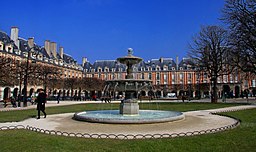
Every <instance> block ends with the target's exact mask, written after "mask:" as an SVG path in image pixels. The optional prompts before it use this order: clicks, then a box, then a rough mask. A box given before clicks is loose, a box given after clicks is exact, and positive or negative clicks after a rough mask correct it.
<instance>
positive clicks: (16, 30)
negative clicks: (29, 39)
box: [11, 27, 20, 49]
mask: <svg viewBox="0 0 256 152" xmlns="http://www.w3.org/2000/svg"><path fill="white" fill-rule="evenodd" d="M18 38H19V28H18V27H12V28H11V40H13V41H14V44H15V45H16V46H17V47H18V49H19V48H20V43H19V39H18Z"/></svg>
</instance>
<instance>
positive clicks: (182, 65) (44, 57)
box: [0, 27, 256, 99]
mask: <svg viewBox="0 0 256 152" xmlns="http://www.w3.org/2000/svg"><path fill="white" fill-rule="evenodd" d="M31 48H33V49H31ZM31 52H33V54H36V55H31V56H29V53H31ZM0 57H11V58H13V60H16V61H20V62H26V60H27V59H28V58H29V59H31V60H36V62H38V63H41V64H43V65H46V66H56V67H60V68H61V69H62V77H63V78H82V77H94V78H99V79H102V80H113V79H124V78H125V75H126V66H125V65H122V64H120V63H118V62H117V61H116V60H100V61H96V62H94V63H90V62H89V61H88V60H87V58H82V64H78V62H77V61H76V60H74V58H73V57H72V56H70V55H68V54H65V53H64V48H63V47H62V46H60V47H59V48H58V47H57V43H56V42H52V41H50V40H45V42H44V46H39V45H37V44H36V43H35V42H34V38H33V37H31V38H28V39H24V38H21V37H19V28H18V27H12V28H11V33H10V36H9V35H8V34H6V33H5V32H3V31H0ZM191 62H192V61H191V59H189V58H182V59H181V60H180V61H179V58H178V57H176V58H175V59H173V58H160V59H151V60H149V61H142V62H141V63H139V64H138V65H135V66H134V67H133V71H134V73H133V75H134V76H133V77H134V78H135V79H149V80H152V84H153V86H154V90H153V91H154V92H155V95H156V96H157V97H167V96H168V93H172V94H175V95H176V96H180V95H186V96H189V97H209V96H210V95H211V81H210V79H209V77H208V76H207V73H205V72H202V71H200V72H199V71H198V70H197V67H194V66H192V64H191ZM255 80H256V79H255V77H253V76H252V75H251V74H250V73H242V72H239V71H235V72H233V73H231V74H229V75H224V76H222V77H219V78H218V86H217V87H218V94H219V97H221V96H222V95H223V94H226V95H228V96H230V97H233V96H235V97H240V96H241V95H242V94H243V93H244V91H245V90H246V91H247V92H249V93H250V95H254V96H255V94H256V93H255V92H256V91H255V88H256V81H255ZM38 88H42V86H36V85H35V86H32V85H30V86H29V89H28V91H29V95H31V93H33V92H35V91H36V90H37V89H38ZM19 89H20V86H15V85H14V86H1V87H0V99H4V98H6V97H10V96H12V95H15V96H17V94H18V93H17V90H19ZM51 91H54V92H59V91H60V90H51ZM68 91H70V90H62V92H68ZM76 91H77V90H76ZM139 93H140V94H141V95H143V96H148V95H149V90H142V91H141V92H139ZM97 94H98V96H101V95H102V94H103V92H102V91H99V92H97ZM115 94H119V93H115ZM64 95H65V94H63V96H64Z"/></svg>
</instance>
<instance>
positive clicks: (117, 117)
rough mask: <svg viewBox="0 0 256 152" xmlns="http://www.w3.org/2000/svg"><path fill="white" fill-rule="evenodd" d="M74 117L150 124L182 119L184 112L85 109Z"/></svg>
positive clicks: (112, 122)
mask: <svg viewBox="0 0 256 152" xmlns="http://www.w3.org/2000/svg"><path fill="white" fill-rule="evenodd" d="M73 118H74V119H76V120H80V121H87V122H95V123H110V124H149V123H161V122H170V121H177V120H182V119H184V118H185V116H184V115H183V113H182V112H177V111H161V110H140V111H139V114H137V115H121V114H119V110H99V111H84V112H79V113H75V114H74V117H73Z"/></svg>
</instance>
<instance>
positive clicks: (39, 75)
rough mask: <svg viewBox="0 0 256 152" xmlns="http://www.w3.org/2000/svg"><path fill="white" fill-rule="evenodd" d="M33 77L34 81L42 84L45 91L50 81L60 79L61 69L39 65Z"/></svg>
mask: <svg viewBox="0 0 256 152" xmlns="http://www.w3.org/2000/svg"><path fill="white" fill-rule="evenodd" d="M38 65H39V64H38ZM33 77H34V79H38V80H39V81H40V82H41V83H42V84H43V86H44V90H46V89H47V86H48V84H49V82H50V81H52V79H56V78H60V77H61V69H60V68H59V67H56V66H52V65H39V67H38V68H37V71H36V72H35V73H34V75H33Z"/></svg>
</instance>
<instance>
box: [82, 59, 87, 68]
mask: <svg viewBox="0 0 256 152" xmlns="http://www.w3.org/2000/svg"><path fill="white" fill-rule="evenodd" d="M82 62H83V66H84V65H85V63H86V62H87V58H86V57H83V61H82Z"/></svg>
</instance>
